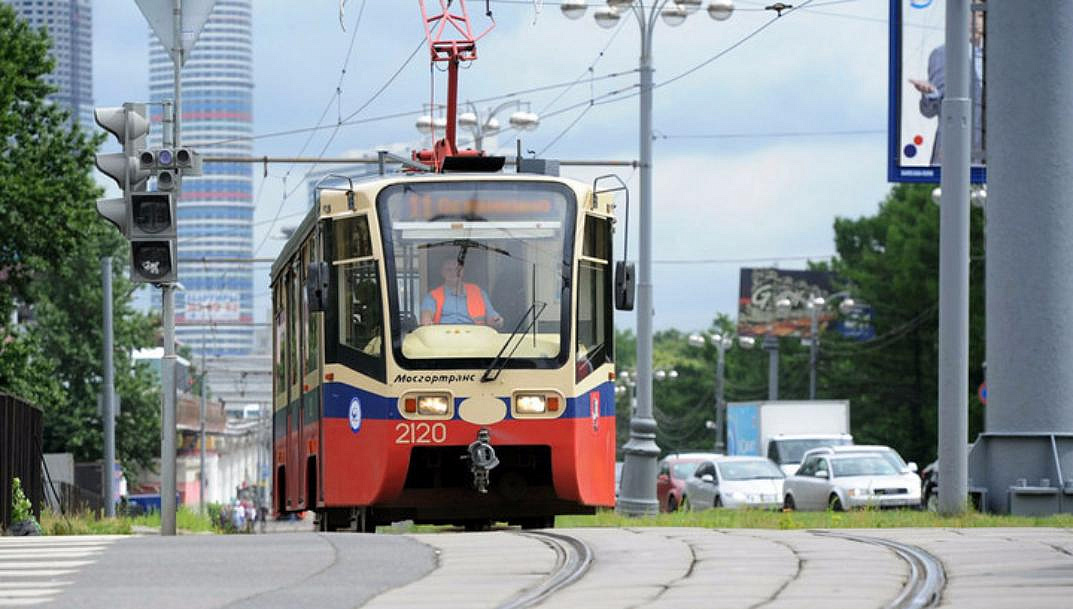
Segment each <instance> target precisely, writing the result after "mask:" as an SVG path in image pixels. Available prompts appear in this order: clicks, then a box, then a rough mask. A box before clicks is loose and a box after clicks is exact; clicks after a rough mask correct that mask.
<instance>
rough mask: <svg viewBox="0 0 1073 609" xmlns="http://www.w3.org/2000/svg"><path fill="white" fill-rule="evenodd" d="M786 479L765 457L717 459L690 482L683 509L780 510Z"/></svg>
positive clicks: (686, 490)
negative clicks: (783, 483)
mask: <svg viewBox="0 0 1073 609" xmlns="http://www.w3.org/2000/svg"><path fill="white" fill-rule="evenodd" d="M785 478H786V476H785V475H784V474H783V473H782V470H781V469H779V466H778V465H775V463H774V462H773V461H771V460H770V459H767V458H765V457H717V458H715V459H713V460H711V461H705V462H704V463H701V464H700V465H699V466H698V467H697V469H696V471H694V472H693V475H692V476H691V477H690V478H689V479H688V480H686V485H685V495H684V496H683V497H682V507H683V509H686V508H688V509H691V510H706V509H708V508H718V507H726V508H762V509H774V508H778V507H779V506H781V505H782V482H783V480H784V479H785Z"/></svg>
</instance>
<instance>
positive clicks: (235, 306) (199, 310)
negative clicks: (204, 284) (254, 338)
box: [183, 290, 242, 323]
mask: <svg viewBox="0 0 1073 609" xmlns="http://www.w3.org/2000/svg"><path fill="white" fill-rule="evenodd" d="M184 296H185V300H186V309H185V313H186V315H185V318H184V319H183V321H185V322H209V323H211V322H220V321H240V318H239V314H240V312H241V310H242V298H241V293H240V292H231V291H196V290H195V291H189V292H185V293H184Z"/></svg>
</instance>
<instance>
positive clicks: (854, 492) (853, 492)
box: [846, 488, 872, 497]
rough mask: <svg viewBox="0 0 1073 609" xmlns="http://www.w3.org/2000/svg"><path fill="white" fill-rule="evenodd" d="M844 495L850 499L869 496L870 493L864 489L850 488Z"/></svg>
mask: <svg viewBox="0 0 1073 609" xmlns="http://www.w3.org/2000/svg"><path fill="white" fill-rule="evenodd" d="M846 494H847V495H849V496H850V497H867V496H869V495H871V494H872V492H871V491H869V490H868V489H866V488H851V489H849V490H847V491H846Z"/></svg>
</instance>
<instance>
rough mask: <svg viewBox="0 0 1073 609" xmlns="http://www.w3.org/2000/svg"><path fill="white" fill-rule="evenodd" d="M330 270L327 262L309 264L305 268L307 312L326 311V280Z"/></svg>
mask: <svg viewBox="0 0 1073 609" xmlns="http://www.w3.org/2000/svg"><path fill="white" fill-rule="evenodd" d="M330 272H331V271H330V269H329V266H328V263H327V262H310V263H309V266H308V267H307V268H306V299H307V300H308V301H309V310H310V312H313V313H318V312H323V311H326V310H327V309H328V278H329V273H330Z"/></svg>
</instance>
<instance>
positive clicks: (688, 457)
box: [656, 453, 718, 512]
mask: <svg viewBox="0 0 1073 609" xmlns="http://www.w3.org/2000/svg"><path fill="white" fill-rule="evenodd" d="M716 456H718V455H716V454H715V453H671V454H669V455H667V456H666V457H664V458H663V459H662V460H661V461H660V462H659V477H657V478H656V497H657V498H658V499H659V509H660V511H661V512H675V511H677V510H678V507H679V506H680V505H682V495H683V493H684V491H685V486H686V478H689V477H690V476H692V475H693V470H695V469H697V466H698V465H700V464H701V463H704V462H705V461H709V460H711V459H712V458H713V457H716Z"/></svg>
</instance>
